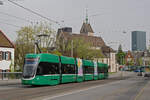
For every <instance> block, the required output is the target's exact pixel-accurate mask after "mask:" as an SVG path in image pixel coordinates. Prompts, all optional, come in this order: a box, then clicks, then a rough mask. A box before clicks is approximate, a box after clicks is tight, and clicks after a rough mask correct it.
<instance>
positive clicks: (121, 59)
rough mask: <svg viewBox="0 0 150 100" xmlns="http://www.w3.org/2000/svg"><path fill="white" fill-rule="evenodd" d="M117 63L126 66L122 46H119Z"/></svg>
mask: <svg viewBox="0 0 150 100" xmlns="http://www.w3.org/2000/svg"><path fill="white" fill-rule="evenodd" d="M116 59H117V63H118V64H120V65H124V64H125V53H124V52H123V51H122V46H121V45H119V48H118V53H117V54H116Z"/></svg>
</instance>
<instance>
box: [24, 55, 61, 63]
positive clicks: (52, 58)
mask: <svg viewBox="0 0 150 100" xmlns="http://www.w3.org/2000/svg"><path fill="white" fill-rule="evenodd" d="M26 57H28V58H30V57H34V58H37V57H39V58H40V60H39V62H50V63H59V56H57V55H54V54H50V53H41V54H27V55H26Z"/></svg>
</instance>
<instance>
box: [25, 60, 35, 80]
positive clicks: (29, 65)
mask: <svg viewBox="0 0 150 100" xmlns="http://www.w3.org/2000/svg"><path fill="white" fill-rule="evenodd" d="M37 64H38V60H37V59H25V64H24V69H23V77H24V78H30V77H33V76H34V74H35V70H36V67H37Z"/></svg>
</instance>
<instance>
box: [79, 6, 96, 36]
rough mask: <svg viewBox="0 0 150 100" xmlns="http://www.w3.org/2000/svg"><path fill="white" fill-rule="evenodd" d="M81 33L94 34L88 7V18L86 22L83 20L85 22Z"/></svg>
mask: <svg viewBox="0 0 150 100" xmlns="http://www.w3.org/2000/svg"><path fill="white" fill-rule="evenodd" d="M80 34H84V35H88V36H94V32H93V29H92V27H91V25H90V23H89V22H88V11H87V9H86V19H85V22H83V24H82V27H81V30H80Z"/></svg>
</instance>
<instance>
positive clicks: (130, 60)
mask: <svg viewBox="0 0 150 100" xmlns="http://www.w3.org/2000/svg"><path fill="white" fill-rule="evenodd" d="M125 64H126V65H134V57H133V55H132V52H131V51H128V52H127V54H126V56H125Z"/></svg>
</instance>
